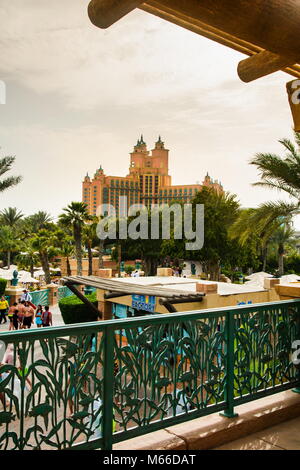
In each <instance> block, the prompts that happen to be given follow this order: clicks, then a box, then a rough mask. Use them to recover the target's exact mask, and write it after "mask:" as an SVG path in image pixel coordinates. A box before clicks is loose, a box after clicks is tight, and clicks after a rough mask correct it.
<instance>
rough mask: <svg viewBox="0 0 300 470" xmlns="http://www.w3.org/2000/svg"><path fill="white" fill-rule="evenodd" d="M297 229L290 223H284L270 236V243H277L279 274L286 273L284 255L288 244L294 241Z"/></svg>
mask: <svg viewBox="0 0 300 470" xmlns="http://www.w3.org/2000/svg"><path fill="white" fill-rule="evenodd" d="M294 234H295V231H294V230H293V228H292V227H291V226H290V225H289V224H287V223H286V224H282V225H281V226H280V227H278V228H277V230H276V231H275V232H274V233H273V235H272V236H271V237H270V240H269V241H270V245H271V248H272V245H275V249H276V251H277V257H278V276H283V274H284V255H285V252H286V246H287V245H288V244H291V243H293V241H294V238H293V236H294Z"/></svg>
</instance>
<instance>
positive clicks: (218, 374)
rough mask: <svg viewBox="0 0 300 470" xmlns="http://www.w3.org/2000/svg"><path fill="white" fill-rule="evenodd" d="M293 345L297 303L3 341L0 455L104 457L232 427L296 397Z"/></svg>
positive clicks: (298, 380)
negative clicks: (208, 422) (102, 452)
mask: <svg viewBox="0 0 300 470" xmlns="http://www.w3.org/2000/svg"><path fill="white" fill-rule="evenodd" d="M299 339H300V301H299V300H291V301H284V302H278V303H275V304H273V303H265V304H256V305H251V306H249V305H247V306H237V307H228V308H221V309H212V310H202V311H198V312H185V313H178V314H168V315H153V316H146V317H139V318H132V319H123V320H117V321H116V320H111V321H105V322H101V321H100V322H94V323H86V324H76V325H71V326H64V327H52V328H43V329H35V330H24V331H16V332H5V333H2V334H0V340H1V341H4V342H5V343H6V344H8V343H11V344H13V345H14V351H15V352H14V360H13V364H6V365H4V366H1V367H0V374H2V376H1V381H0V397H1V400H2V408H3V410H2V411H0V449H2V450H5V449H30V448H35V449H47V448H53V449H54V448H55V449H78V448H79V449H80V448H82V449H96V448H102V449H111V448H112V445H113V443H116V442H120V441H123V440H125V439H129V438H132V437H135V436H138V435H142V434H145V433H148V432H152V431H155V430H158V429H162V428H165V427H169V426H171V425H174V424H177V423H181V422H184V421H188V420H191V419H194V418H198V417H200V416H205V415H209V414H211V413H215V412H223V414H224V415H225V416H228V417H232V416H234V408H235V407H236V406H237V405H240V404H242V403H245V402H249V401H252V400H256V399H258V398H262V397H265V396H268V395H271V394H274V393H277V392H280V391H283V390H287V389H291V388H294V389H296V390H297V391H300V368H299V365H298V366H297V364H295V363H293V362H292V352H293V350H292V344H293V342H294V341H296V340H299ZM294 362H295V361H294ZM0 406H1V403H0Z"/></svg>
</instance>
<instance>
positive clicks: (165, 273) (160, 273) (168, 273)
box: [156, 268, 173, 276]
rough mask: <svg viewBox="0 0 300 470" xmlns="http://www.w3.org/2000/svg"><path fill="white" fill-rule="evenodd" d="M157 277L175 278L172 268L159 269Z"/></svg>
mask: <svg viewBox="0 0 300 470" xmlns="http://www.w3.org/2000/svg"><path fill="white" fill-rule="evenodd" d="M156 276H173V269H172V268H157V271H156Z"/></svg>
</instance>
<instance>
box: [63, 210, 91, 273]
mask: <svg viewBox="0 0 300 470" xmlns="http://www.w3.org/2000/svg"><path fill="white" fill-rule="evenodd" d="M63 211H64V213H63V214H61V215H60V216H59V223H60V224H61V225H62V226H64V227H72V231H73V237H74V243H75V256H76V260H77V274H78V275H79V276H81V274H82V229H83V226H84V224H85V222H87V221H89V220H90V219H91V216H90V215H89V214H88V211H87V205H86V204H84V203H83V202H71V204H69V205H68V206H67V207H65V208H64V209H63Z"/></svg>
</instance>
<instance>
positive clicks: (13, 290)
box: [5, 286, 24, 305]
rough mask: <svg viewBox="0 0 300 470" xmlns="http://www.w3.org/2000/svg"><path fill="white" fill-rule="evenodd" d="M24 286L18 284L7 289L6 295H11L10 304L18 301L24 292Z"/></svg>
mask: <svg viewBox="0 0 300 470" xmlns="http://www.w3.org/2000/svg"><path fill="white" fill-rule="evenodd" d="M23 290H24V289H23V288H22V287H18V286H11V287H8V288H6V289H5V295H9V296H10V302H9V303H10V305H13V304H14V303H15V302H18V300H19V298H20V297H21V295H22V294H23Z"/></svg>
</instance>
